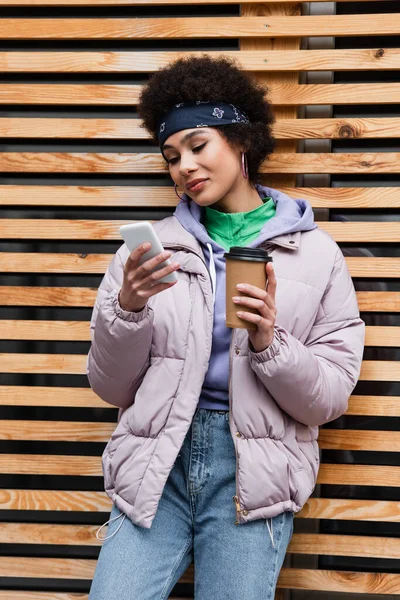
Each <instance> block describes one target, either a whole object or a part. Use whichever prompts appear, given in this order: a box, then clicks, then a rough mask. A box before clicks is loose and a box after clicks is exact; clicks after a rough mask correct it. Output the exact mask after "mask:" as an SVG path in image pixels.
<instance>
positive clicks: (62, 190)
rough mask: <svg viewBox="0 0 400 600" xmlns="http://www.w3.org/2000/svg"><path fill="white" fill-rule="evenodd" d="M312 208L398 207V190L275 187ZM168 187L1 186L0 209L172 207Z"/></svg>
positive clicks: (399, 203) (395, 188)
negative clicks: (4, 206) (306, 202)
mask: <svg viewBox="0 0 400 600" xmlns="http://www.w3.org/2000/svg"><path fill="white" fill-rule="evenodd" d="M278 189H280V190H281V191H282V192H284V193H285V194H288V195H289V196H291V197H293V198H305V199H306V200H308V201H309V202H310V203H311V206H313V207H314V208H400V188H398V187H386V188H385V187H380V188H311V187H310V188H296V187H279V188H278ZM177 202H178V199H177V197H176V195H175V193H174V189H173V187H171V186H168V187H167V186H146V187H145V186H112V185H110V186H73V185H71V186H68V185H57V186H48V185H2V186H0V206H1V205H10V206H19V205H23V206H96V207H97V206H99V207H100V206H112V207H116V206H129V207H141V206H143V207H171V208H173V207H175V206H176V205H177Z"/></svg>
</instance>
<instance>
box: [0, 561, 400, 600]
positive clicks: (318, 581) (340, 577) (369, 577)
mask: <svg viewBox="0 0 400 600" xmlns="http://www.w3.org/2000/svg"><path fill="white" fill-rule="evenodd" d="M95 567H96V560H94V559H75V558H34V557H20V556H13V557H8V556H1V557H0V575H1V576H3V577H31V578H44V579H48V578H50V579H72V580H74V579H81V580H91V579H92V578H93V575H94V571H95ZM180 581H186V582H192V581H193V569H192V567H189V569H188V570H187V571H186V573H185V574H184V576H183V577H182V578H181V580H180ZM399 582H400V576H399V575H398V574H395V573H363V572H352V571H333V570H328V571H324V570H312V569H290V568H284V569H282V571H281V573H280V576H279V581H278V588H285V589H288V588H293V589H308V590H319V591H338V592H355V593H376V594H378V593H379V594H396V593H398V592H399V590H400V583H399ZM0 600H72V597H71V595H70V594H64V593H62V592H28V591H25V590H24V591H22V592H18V591H11V590H5V591H0ZM79 600H88V596H87V595H86V594H83V595H81V594H80V595H79Z"/></svg>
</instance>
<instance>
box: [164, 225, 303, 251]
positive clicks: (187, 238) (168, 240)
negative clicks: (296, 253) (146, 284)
mask: <svg viewBox="0 0 400 600" xmlns="http://www.w3.org/2000/svg"><path fill="white" fill-rule="evenodd" d="M153 227H154V228H155V229H156V231H157V235H158V237H159V238H160V241H161V243H162V245H163V246H165V247H167V246H168V247H169V248H171V247H174V248H175V247H176V248H187V249H188V250H191V251H192V252H195V253H196V254H198V255H199V256H200V258H202V259H204V258H203V250H202V248H201V244H200V242H199V241H198V240H197V239H196V238H195V237H194V235H192V234H191V233H189V232H188V231H186V229H185V228H184V227H183V226H182V225H181V223H180V222H179V220H178V219H177V218H176V217H174V216H172V217H169V218H167V219H163V220H162V221H158V222H156V223H153ZM300 237H301V231H296V232H295V233H285V234H283V235H278V236H276V237H274V238H271V239H270V240H266V241H265V242H264V243H262V244H260V246H261V247H265V246H281V247H282V248H286V249H288V250H298V249H299V246H300Z"/></svg>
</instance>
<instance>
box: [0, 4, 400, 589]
mask: <svg viewBox="0 0 400 600" xmlns="http://www.w3.org/2000/svg"><path fill="white" fill-rule="evenodd" d="M302 4H303V3H302V1H301V0H299V1H297V2H294V1H293V0H280V1H278V0H275V1H272V0H267V1H266V2H263V3H255V2H252V1H250V0H244V1H243V2H242V3H241V5H232V4H231V3H230V2H228V1H227V0H198V1H197V0H192V1H191V2H190V3H189V2H187V1H186V2H185V1H183V0H3V1H2V3H1V6H0V39H1V40H2V49H1V50H0V72H1V74H2V75H3V77H2V81H1V82H0V137H1V138H2V139H3V144H2V146H1V149H0V205H1V207H2V210H1V215H0V231H1V241H0V271H1V273H2V279H1V285H0V420H1V427H0V449H1V450H2V452H1V453H0V510H2V511H3V512H2V515H3V520H2V521H3V522H1V523H0V542H1V545H2V550H1V553H0V576H1V577H2V580H1V584H0V588H1V589H0V600H2V599H4V600H6V599H7V600H38V599H39V598H40V599H41V600H42V599H43V600H46V599H48V600H68V599H69V598H71V597H72V596H71V593H73V592H76V591H78V592H80V594H81V595H80V596H79V597H80V598H82V600H87V592H88V590H89V587H90V580H91V579H92V577H93V573H94V569H95V564H96V557H97V554H98V551H99V547H98V546H99V542H98V541H97V539H96V537H95V536H94V531H95V529H96V528H97V527H98V525H99V524H101V523H103V522H104V521H105V520H107V513H108V511H109V510H110V507H111V504H110V500H109V499H108V497H107V496H106V494H105V493H104V491H103V486H102V477H101V464H100V455H101V452H102V449H103V447H104V444H105V443H106V441H107V439H108V437H109V436H110V434H111V432H112V430H113V428H114V427H115V421H116V416H117V412H116V410H115V409H114V408H113V407H111V406H109V405H106V404H105V403H104V402H102V401H101V400H100V399H99V398H98V397H97V396H96V395H95V394H94V393H93V392H92V391H91V390H90V388H89V387H88V383H87V380H86V378H85V360H86V353H87V350H88V347H89V340H90V335H89V323H88V321H89V318H90V313H91V309H92V306H93V303H94V300H95V297H96V291H97V286H98V284H99V282H100V280H101V276H102V273H104V270H105V269H106V267H107V265H108V263H109V261H110V258H111V256H112V254H113V253H114V252H115V250H116V248H117V247H118V246H119V235H118V227H119V226H120V224H121V223H124V222H131V221H135V220H141V219H146V220H154V219H158V218H163V217H164V216H166V215H168V214H171V213H172V211H173V209H174V207H175V205H176V201H177V199H176V196H175V195H174V193H173V190H172V188H171V187H170V186H169V185H168V177H167V176H166V173H165V170H164V167H163V163H162V161H161V160H160V156H159V154H158V153H157V152H156V150H157V149H155V148H149V140H148V136H147V134H146V132H145V131H144V130H143V129H141V128H140V125H141V123H140V120H139V119H138V117H137V115H136V114H135V113H134V111H132V105H135V102H136V101H137V98H138V94H139V91H140V86H141V81H143V76H146V74H149V73H152V72H154V71H156V70H157V69H159V68H161V67H162V66H164V65H165V64H167V63H168V62H169V61H170V60H173V59H175V58H177V57H178V56H181V55H184V54H186V53H187V52H190V53H200V52H202V51H204V50H206V51H208V49H209V48H212V50H209V52H210V54H211V55H213V56H218V55H219V54H221V53H222V54H226V55H229V56H234V57H237V58H239V60H240V61H241V63H242V65H243V67H244V68H245V69H246V70H248V71H249V72H251V73H253V74H254V75H255V76H256V77H257V78H258V79H259V80H260V81H262V82H263V83H264V84H265V85H267V86H268V87H269V88H270V97H271V99H272V101H273V102H274V104H275V106H276V114H277V122H276V125H275V136H276V138H277V140H278V143H277V150H276V152H275V154H274V155H273V156H272V157H271V159H270V160H269V161H268V162H267V163H266V164H265V165H264V166H263V168H262V173H263V181H265V182H266V183H268V184H269V185H273V186H275V187H279V189H282V190H283V191H284V192H286V193H288V194H290V195H292V196H294V197H303V198H307V199H308V200H309V201H310V202H311V204H312V206H313V208H314V209H316V210H318V209H326V210H329V211H331V215H335V214H339V215H344V216H345V217H346V216H348V220H347V221H340V220H339V221H338V220H334V219H332V220H328V221H326V220H325V221H321V222H320V227H321V228H323V229H325V230H326V231H327V232H328V233H329V234H330V235H331V236H332V237H333V238H334V239H335V240H336V241H337V242H338V243H339V244H340V245H341V246H342V247H343V250H344V253H345V256H346V260H347V263H348V266H349V269H350V272H351V275H352V277H353V278H354V282H355V285H356V289H357V297H358V301H359V306H360V310H361V313H362V316H364V318H365V320H366V323H367V333H366V351H365V356H364V361H363V367H362V372H361V376H360V382H359V384H358V386H357V388H356V389H355V390H354V393H353V395H352V396H351V398H350V400H349V408H348V411H347V413H346V415H345V416H344V417H342V418H341V419H340V420H338V421H337V422H336V423H334V424H332V425H330V426H329V427H326V428H323V429H322V430H321V432H320V447H321V450H322V458H323V460H322V465H321V469H320V473H319V476H318V484H319V485H318V486H317V489H316V492H315V494H314V496H313V497H312V498H310V500H309V501H308V503H307V504H306V506H305V507H304V509H303V510H302V512H301V513H300V514H299V515H297V518H296V527H295V534H294V536H293V539H292V542H291V544H290V547H289V553H288V554H289V559H288V560H287V563H286V564H285V565H284V568H283V570H282V572H281V575H280V578H279V584H278V588H279V590H278V592H277V594H279V598H283V597H285V598H288V597H289V594H290V597H291V598H292V599H293V600H296V599H297V598H298V599H299V600H302V599H303V598H305V596H304V595H302V594H304V593H307V594H309V595H307V598H310V599H311V598H312V599H316V598H318V600H324V598H326V599H328V597H329V598H331V596H330V595H329V594H330V593H331V592H337V593H339V592H341V593H343V594H345V596H344V598H348V597H350V595H352V594H363V595H364V597H366V598H368V597H369V596H370V595H372V594H374V595H375V594H380V595H382V596H385V595H392V596H393V597H394V596H396V595H398V594H400V574H399V569H398V564H399V558H400V542H399V535H398V533H399V525H398V524H399V522H400V502H399V501H400V496H399V489H400V465H399V463H398V461H396V459H395V457H396V456H398V453H399V451H400V434H399V432H398V431H397V430H396V426H395V422H396V421H395V419H396V417H399V416H400V362H399V361H398V360H396V359H398V358H399V356H398V349H399V346H400V328H399V325H400V321H399V313H400V287H399V273H400V255H399V241H400V224H399V219H398V209H399V208H400V176H399V172H400V149H399V148H398V147H397V148H396V146H395V143H396V140H397V139H398V138H399V134H400V118H399V116H396V115H398V114H399V115H400V113H399V111H398V108H397V107H398V105H400V78H399V77H398V78H397V79H396V76H395V74H396V73H398V71H399V69H400V39H399V43H398V44H397V46H398V47H392V46H393V45H394V46H396V44H393V43H391V44H390V47H385V40H386V39H389V38H387V36H391V37H390V39H394V38H393V36H399V35H400V10H399V7H398V3H397V2H396V0H393V2H392V3H390V2H385V4H384V6H385V12H382V11H379V2H378V1H377V0H375V2H372V0H358V2H357V7H358V13H359V14H356V12H357V11H355V10H354V9H353V14H332V15H320V16H318V15H311V16H310V15H308V14H306V11H304V10H303V8H302ZM338 5H340V6H341V5H343V6H344V0H343V1H342V2H339V3H338ZM392 5H393V9H391V6H392ZM188 6H190V11H191V13H190V14H193V16H191V17H188V16H187V14H188V12H189V11H188ZM353 6H354V5H353ZM168 7H170V10H171V14H170V15H168V10H167V9H168ZM370 7H373V8H372V9H371V8H370ZM135 11H137V14H136V12H135ZM157 11H163V12H157ZM338 12H343V11H338ZM221 14H222V15H223V16H221ZM155 15H158V16H160V17H161V18H157V19H154V18H153V17H154V16H155ZM166 15H167V16H166ZM371 35H373V36H381V37H377V38H376V39H377V40H378V41H379V43H377V44H376V46H374V47H373V48H370V47H368V42H365V36H371ZM308 36H321V37H331V36H336V37H337V38H338V39H345V38H346V36H356V37H359V40H360V44H359V46H360V47H359V48H352V49H347V48H336V49H332V50H307V49H305V48H306V46H305V45H304V44H302V40H303V39H305V38H307V37H308ZM174 40H175V41H174ZM232 40H233V41H232ZM146 44H147V45H146ZM381 46H382V47H381ZM149 48H151V49H150V50H149ZM182 48H183V49H182ZM215 48H219V49H218V50H216V49H215ZM178 49H179V51H178ZM185 49H186V50H185ZM315 71H321V72H324V71H333V72H337V73H342V72H343V73H345V72H347V71H354V72H356V73H357V72H359V74H360V75H361V74H363V76H365V77H368V76H370V80H368V81H367V80H365V81H364V82H363V83H357V78H355V79H354V81H353V82H351V83H345V84H344V83H330V84H304V83H300V82H301V81H302V80H301V79H300V74H301V73H303V74H304V73H305V74H307V73H309V72H315ZM382 72H385V73H386V72H388V73H390V76H389V77H388V78H387V80H383V82H382V81H381V80H380V79H379V75H380V74H381V73H382ZM374 77H375V79H374ZM360 81H361V79H360ZM331 104H332V105H334V104H340V105H342V106H343V105H344V106H348V107H350V106H354V107H355V108H354V114H352V115H351V116H346V117H334V118H304V117H306V116H307V113H305V114H302V118H297V117H298V113H299V109H301V108H303V109H304V108H306V107H309V106H314V107H318V106H324V105H331ZM360 106H361V107H364V108H368V107H371V112H373V111H372V108H375V107H376V106H380V107H381V111H380V112H379V114H378V116H376V115H375V114H374V116H369V114H368V112H367V111H366V110H365V111H364V112H363V111H361V113H360V114H358V112H357V111H358V110H359V107H360ZM392 109H393V110H392ZM396 110H397V112H396ZM386 111H387V112H386ZM391 111H392V112H391ZM364 115H365V116H364ZM312 139H314V140H332V143H333V144H335V143H340V144H346V143H348V144H349V146H348V148H347V147H346V146H344V148H345V150H340V151H337V152H324V153H315V152H313V153H310V152H305V153H301V152H298V151H297V147H298V141H300V140H312ZM373 140H376V142H375V144H376V146H374V145H373V144H374V142H373ZM357 141H358V142H360V143H361V142H362V143H363V144H364V145H363V146H361V145H360V146H359V147H358V146H354V145H353V146H351V144H352V143H354V142H355V143H358V142H357ZM384 144H387V146H385V145H384ZM346 148H347V151H346ZM299 174H308V175H309V174H315V175H322V174H328V175H336V176H343V177H353V178H354V179H353V183H352V184H351V185H350V186H349V187H343V186H340V187H331V188H322V187H305V186H304V185H303V184H301V183H300V185H302V187H299V180H298V179H297V177H296V176H297V175H299ZM360 175H362V176H363V179H361V178H360ZM376 176H378V177H380V179H376ZM369 178H372V179H369ZM385 178H386V179H385ZM360 181H361V183H360V184H359V183H358V182H360ZM370 181H372V182H373V183H372V185H371V183H370ZM385 182H387V183H385ZM397 429H398V428H397ZM382 457H383V458H382ZM385 523H388V524H390V525H385ZM327 524H328V525H327ZM343 524H345V525H343ZM335 527H336V529H335ZM396 528H397V529H396ZM8 544H13V545H16V546H8ZM41 544H45V545H46V546H40V545H41ZM71 546H72V547H73V552H74V553H73V554H71V548H70V547H71ZM15 547H17V548H19V549H20V550H18V551H17V552H15ZM44 547H46V548H49V550H46V551H43V548H44ZM16 554H17V555H18V556H16ZM55 556H56V557H55ZM342 558H343V560H342ZM308 560H310V561H311V562H307V561H308ZM341 560H342V562H341ZM335 561H336V562H335ZM346 561H347V562H346ZM341 565H344V566H341ZM192 581H193V569H192V567H191V568H190V569H188V571H187V572H186V573H185V575H184V576H183V577H182V579H181V581H180V582H179V584H178V585H177V586H176V589H175V590H174V592H173V596H171V597H174V598H176V599H178V596H179V595H185V597H187V593H188V590H189V594H190V591H191V589H192V587H191V583H192ZM32 582H34V583H32ZM35 582H36V583H35ZM285 590H286V591H285ZM289 591H290V592H289ZM277 598H278V596H277Z"/></svg>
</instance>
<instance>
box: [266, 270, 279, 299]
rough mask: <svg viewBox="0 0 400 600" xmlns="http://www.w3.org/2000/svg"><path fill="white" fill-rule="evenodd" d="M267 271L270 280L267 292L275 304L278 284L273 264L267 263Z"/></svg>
mask: <svg viewBox="0 0 400 600" xmlns="http://www.w3.org/2000/svg"><path fill="white" fill-rule="evenodd" d="M266 271H267V278H268V283H267V292H268V294H269V296H270V297H271V298H272V301H273V303H274V304H275V295H276V285H277V284H276V277H275V271H274V267H273V266H272V263H267V267H266Z"/></svg>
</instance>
